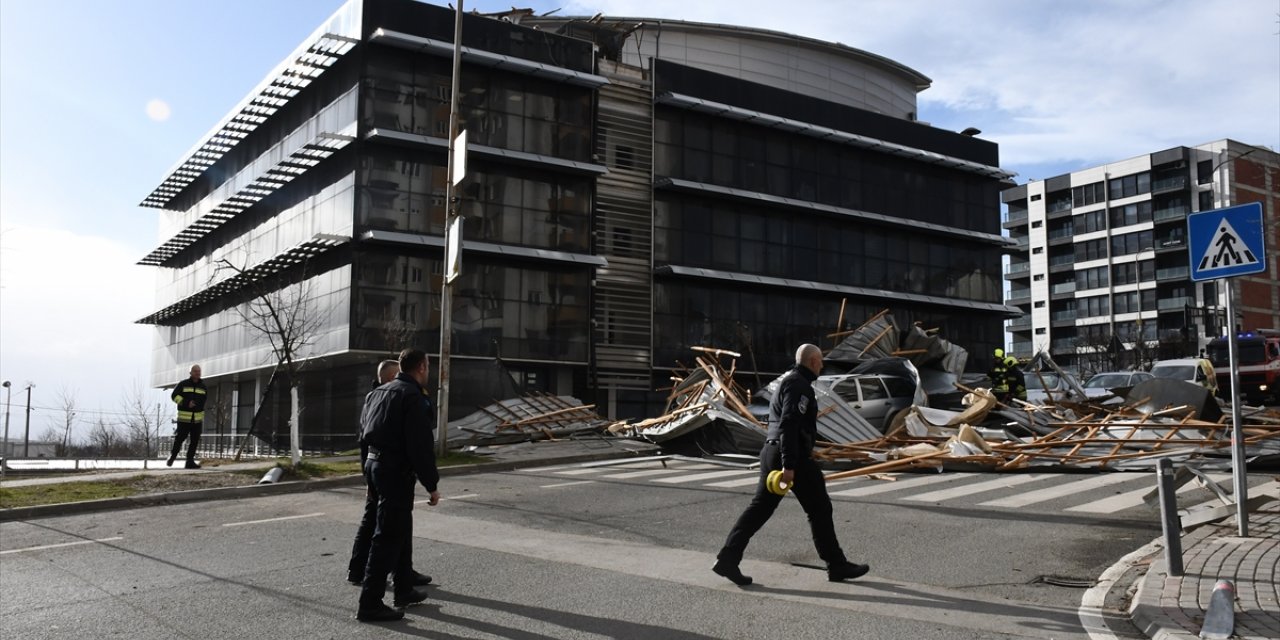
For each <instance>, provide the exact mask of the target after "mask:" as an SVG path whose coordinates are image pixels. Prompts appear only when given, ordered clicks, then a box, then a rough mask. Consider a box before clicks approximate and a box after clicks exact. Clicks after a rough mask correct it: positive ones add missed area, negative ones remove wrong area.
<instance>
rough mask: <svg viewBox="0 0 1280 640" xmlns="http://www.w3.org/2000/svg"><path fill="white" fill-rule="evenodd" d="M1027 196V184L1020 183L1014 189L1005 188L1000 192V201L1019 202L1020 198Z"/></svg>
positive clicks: (1023, 198)
mask: <svg viewBox="0 0 1280 640" xmlns="http://www.w3.org/2000/svg"><path fill="white" fill-rule="evenodd" d="M1026 198H1027V185H1025V184H1022V185H1018V186H1016V187H1014V188H1012V189H1005V190H1004V191H1002V192H1000V201H1001V202H1005V203H1008V202H1017V201H1018V200H1025V199H1026Z"/></svg>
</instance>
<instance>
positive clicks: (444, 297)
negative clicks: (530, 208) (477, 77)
mask: <svg viewBox="0 0 1280 640" xmlns="http://www.w3.org/2000/svg"><path fill="white" fill-rule="evenodd" d="M457 2H458V7H457V9H456V10H455V11H454V23H453V88H452V90H451V91H450V92H449V159H448V177H447V178H446V180H445V198H444V202H445V204H444V206H445V216H444V235H445V239H446V240H445V251H444V256H443V259H442V260H441V261H440V262H441V265H442V267H443V268H442V269H441V270H440V275H441V278H440V379H439V385H440V386H439V392H438V393H437V394H436V406H437V408H438V413H437V414H436V438H437V443H436V455H437V456H441V457H443V456H444V454H445V451H446V448H447V446H448V445H447V443H448V432H449V356H450V351H451V349H450V348H451V347H452V344H451V342H452V340H451V338H452V336H451V335H450V334H451V333H452V332H453V328H452V326H451V324H452V323H451V316H452V315H453V285H452V284H451V283H450V282H449V274H448V273H447V271H448V264H447V263H448V261H449V255H450V254H449V241H448V238H449V237H450V234H449V229H450V228H451V225H452V223H453V219H454V218H455V217H456V216H457V208H456V207H457V204H456V203H455V202H454V200H455V199H456V194H457V190H456V189H455V188H454V185H453V172H454V170H455V169H456V168H457V167H454V166H453V164H454V162H453V156H454V149H453V146H454V145H455V144H457V139H458V94H459V92H460V91H461V88H460V83H459V81H458V79H459V76H461V75H462V0H457ZM458 250H459V251H461V247H459V248H458Z"/></svg>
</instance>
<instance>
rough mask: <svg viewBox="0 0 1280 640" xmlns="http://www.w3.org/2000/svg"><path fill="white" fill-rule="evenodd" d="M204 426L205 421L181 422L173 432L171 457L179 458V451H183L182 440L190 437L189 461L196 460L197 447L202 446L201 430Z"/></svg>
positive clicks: (188, 447) (188, 446)
mask: <svg viewBox="0 0 1280 640" xmlns="http://www.w3.org/2000/svg"><path fill="white" fill-rule="evenodd" d="M203 427H204V423H203V422H179V423H178V429H177V430H176V431H175V432H174V434H173V451H170V452H169V457H170V458H177V457H178V452H179V451H182V442H183V441H184V440H186V439H187V438H188V437H190V438H191V444H189V445H187V462H195V461H196V447H198V446H200V431H201V430H202V429H203Z"/></svg>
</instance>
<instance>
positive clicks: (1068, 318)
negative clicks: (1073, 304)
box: [1049, 309, 1078, 322]
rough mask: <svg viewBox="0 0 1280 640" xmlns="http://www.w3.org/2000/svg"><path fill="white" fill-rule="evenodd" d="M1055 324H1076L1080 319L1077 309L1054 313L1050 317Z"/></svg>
mask: <svg viewBox="0 0 1280 640" xmlns="http://www.w3.org/2000/svg"><path fill="white" fill-rule="evenodd" d="M1049 317H1050V318H1051V319H1052V320H1053V321H1054V322H1074V321H1075V319H1076V318H1077V317H1078V315H1077V314H1076V310H1075V309H1070V310H1067V311H1054V312H1053V313H1052V314H1050V316H1049Z"/></svg>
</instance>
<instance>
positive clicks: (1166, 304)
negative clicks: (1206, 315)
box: [1156, 296, 1196, 312]
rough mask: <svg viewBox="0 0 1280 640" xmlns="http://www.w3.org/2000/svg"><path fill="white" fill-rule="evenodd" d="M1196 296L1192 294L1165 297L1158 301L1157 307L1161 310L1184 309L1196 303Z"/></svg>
mask: <svg viewBox="0 0 1280 640" xmlns="http://www.w3.org/2000/svg"><path fill="white" fill-rule="evenodd" d="M1195 302H1196V300H1195V298H1192V297H1191V296H1179V297H1177V298H1165V299H1163V300H1160V301H1158V302H1157V303H1156V309H1158V310H1160V311H1162V312H1163V311H1182V310H1183V309H1186V308H1187V306H1188V305H1194V304H1195Z"/></svg>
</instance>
